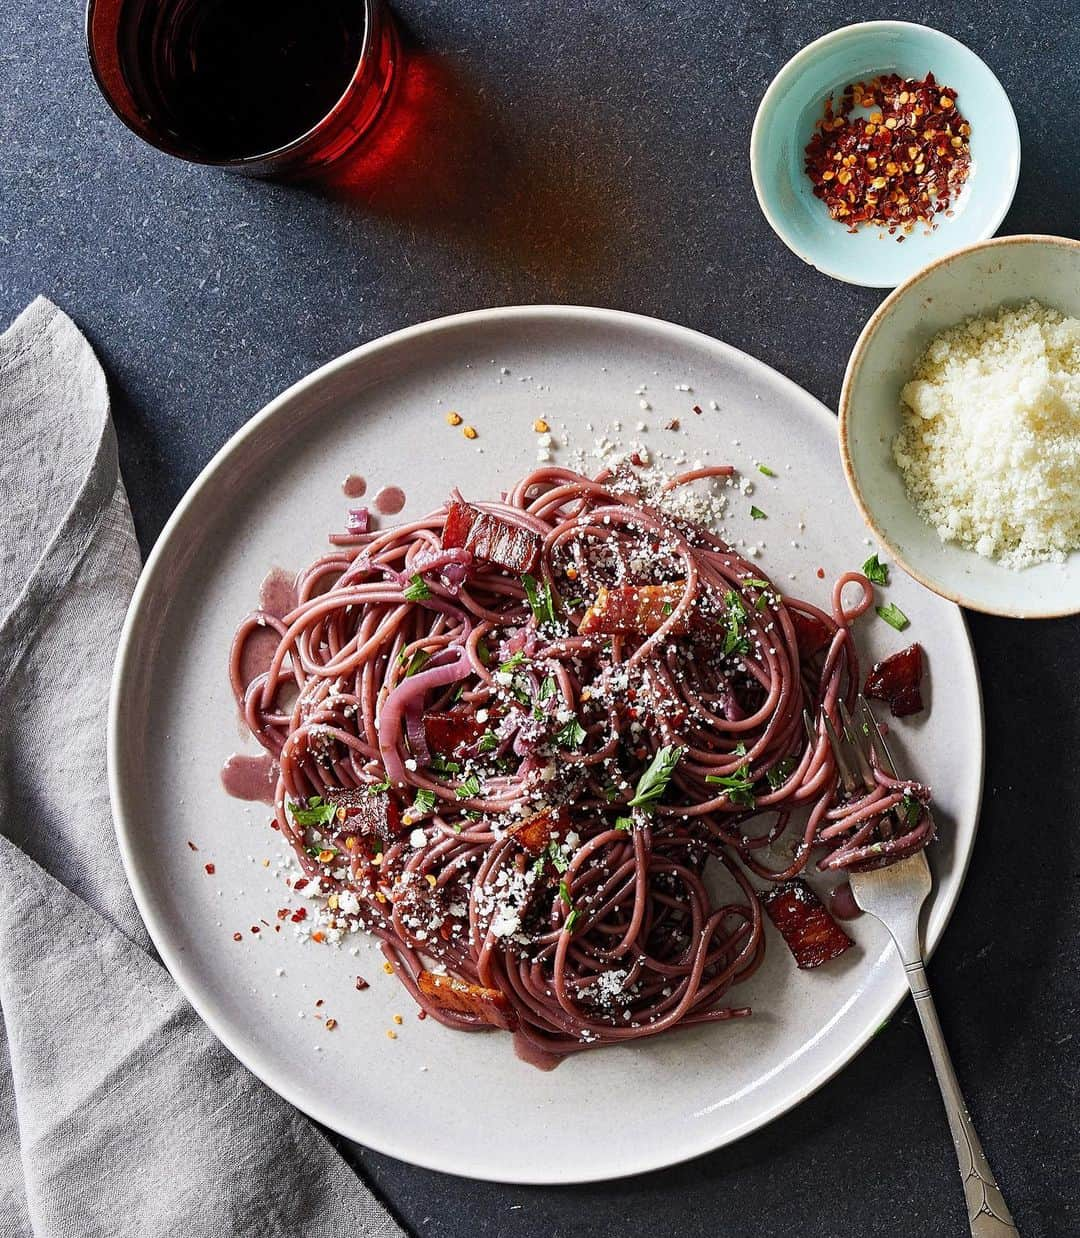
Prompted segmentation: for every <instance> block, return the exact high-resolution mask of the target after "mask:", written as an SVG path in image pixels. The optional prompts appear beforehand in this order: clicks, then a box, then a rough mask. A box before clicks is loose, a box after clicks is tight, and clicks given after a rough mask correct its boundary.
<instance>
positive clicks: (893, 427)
mask: <svg viewBox="0 0 1080 1238" xmlns="http://www.w3.org/2000/svg"><path fill="white" fill-rule="evenodd" d="M1033 298H1034V299H1035V300H1037V301H1041V302H1042V303H1043V304H1044V305H1047V306H1050V307H1052V308H1054V309H1058V310H1060V311H1061V312H1062V313H1065V314H1069V315H1071V316H1072V317H1077V318H1080V241H1073V240H1068V239H1066V238H1064V237H1056V236H1008V237H999V238H998V239H997V240H993V241H986V242H984V243H982V244H979V245H972V246H970V247H969V248H967V249H961V250H959V251H957V252H956V253H954V254H950V255H948V256H947V257H945V258H942V259H940V260H939V261H937V262H935V263H932V264H931V265H930V266H928V267H926V268H925V269H924V270H922V271H919V272H918V274H916V275H914V276H912V278H911V279H909V280H908V281H907V282H906V283H904V284H901V286H900V287H899V288H897V289H896V291H895V292H893V293H891V294H890V295H889V296H888V297H887V298H886V299H885V300H884V301H883V302H882V304H881V305H880V306H879V307H878V309H877V311H876V312H875V314H874V315H873V317H872V318H871V319H870V321H869V322H868V323H867V324H866V326H865V327H864V328H863V331H862V334H861V335H860V336H859V338H858V340H857V342H856V344H855V348H854V350H853V352H852V354H851V359H850V360H849V361H848V366H847V372H846V374H845V375H844V386H843V390H842V391H841V394H840V455H841V458H842V460H843V465H844V472H845V474H846V475H847V481H848V485H849V486H850V488H851V493H852V496H853V497H854V499H855V502H856V504H857V506H858V507H859V509H860V511H861V512H862V514H863V516H864V517H865V519H866V522H867V524H869V525H870V527H871V528H872V529H873V531H874V533H875V534H876V536H877V538H878V541H879V542H880V543H881V545H882V546H883V547H884V548H885V549H886V551H887V552H888V553H889V554H890V555H891V557H892V558H893V559H894V560H895V561H896V562H897V563H898V564H899V565H900V566H901V567H903V568H904V570H905V571H906V572H908V574H909V575H911V576H913V577H914V578H915V579H916V580H918V581H920V582H921V583H922V584H924V585H926V587H927V588H928V589H933V591H934V592H935V593H938V594H940V595H941V596H942V597H946V598H949V599H951V600H952V601H954V602H958V603H959V604H960V605H961V606H967V607H970V608H971V609H972V610H981V611H986V612H988V613H989V614H994V615H1007V616H1011V617H1013V618H1018V619H1049V618H1053V617H1055V616H1058V615H1071V614H1075V613H1077V612H1080V553H1074V554H1072V555H1070V556H1069V558H1068V560H1067V561H1066V562H1065V563H1042V564H1038V565H1037V566H1035V567H1029V568H1025V569H1023V570H1020V571H1017V570H1015V569H1012V568H1007V567H1003V566H1002V565H1001V564H999V563H997V562H996V561H994V560H992V559H987V558H984V557H983V556H981V555H978V554H975V553H974V552H973V551H970V550H965V549H963V548H962V547H960V546H959V545H957V544H956V543H955V542H943V541H941V539H940V538H939V537H938V534H937V532H936V531H935V530H934V529H933V528H931V526H930V525H928V524H927V523H926V522H925V521H924V520H923V519H922V518H921V517H920V516H919V514H918V512H916V510H915V509H914V507H913V506H912V505H911V503H910V501H909V500H908V498H907V495H906V494H905V492H904V486H903V482H902V480H901V477H900V473H899V470H898V469H897V467H896V465H895V463H894V462H893V458H892V441H893V437H894V436H895V434H896V432H897V431H898V430H899V429H900V422H901V414H900V389H901V388H902V387H903V385H904V383H905V382H907V381H908V379H909V378H910V377H911V373H912V371H913V369H914V367H915V363H916V361H917V360H918V358H919V356H920V354H921V353H922V352H923V350H924V349H925V348H926V346H927V344H929V342H930V340H931V339H932V338H933V336H935V335H937V334H938V332H939V331H942V330H944V329H945V328H946V327H952V326H955V325H956V324H957V323H959V322H961V321H962V320H963V319H965V318H968V317H970V316H972V315H977V314H989V313H993V312H994V311H995V310H997V309H998V308H999V306H1001V305H1020V304H1023V303H1024V302H1025V301H1028V300H1031V299H1033ZM1077 501H1078V502H1080V486H1078V487H1077Z"/></svg>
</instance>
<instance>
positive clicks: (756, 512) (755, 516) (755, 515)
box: [750, 504, 765, 520]
mask: <svg viewBox="0 0 1080 1238" xmlns="http://www.w3.org/2000/svg"><path fill="white" fill-rule="evenodd" d="M750 519H751V520H764V519H765V513H764V512H763V511H762V510H761V508H760V507H755V506H754V505H753V504H751V505H750Z"/></svg>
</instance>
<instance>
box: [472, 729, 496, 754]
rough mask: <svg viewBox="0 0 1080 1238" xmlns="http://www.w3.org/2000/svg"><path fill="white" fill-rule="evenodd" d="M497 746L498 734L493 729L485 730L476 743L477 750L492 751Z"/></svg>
mask: <svg viewBox="0 0 1080 1238" xmlns="http://www.w3.org/2000/svg"><path fill="white" fill-rule="evenodd" d="M498 746H499V739H498V736H497V735H496V734H495V732H494V731H485V732H484V733H483V735H481V736H480V742H479V744H477V746H476V747H477V751H478V752H494V751H495V749H496V748H498Z"/></svg>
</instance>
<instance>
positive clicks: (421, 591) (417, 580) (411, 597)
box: [405, 573, 431, 602]
mask: <svg viewBox="0 0 1080 1238" xmlns="http://www.w3.org/2000/svg"><path fill="white" fill-rule="evenodd" d="M429 597H431V590H430V589H429V588H428V587H427V583H426V582H425V580H424V578H423V577H422V576H420V575H418V574H415V573H414V574H413V578H412V580H410V581H409V583H408V584H407V585H406V586H405V600H406V601H407V602H422V601H424V599H425V598H429Z"/></svg>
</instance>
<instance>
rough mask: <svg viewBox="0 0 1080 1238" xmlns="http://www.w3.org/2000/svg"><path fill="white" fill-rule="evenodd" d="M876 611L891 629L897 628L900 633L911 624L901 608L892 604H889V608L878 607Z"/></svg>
mask: <svg viewBox="0 0 1080 1238" xmlns="http://www.w3.org/2000/svg"><path fill="white" fill-rule="evenodd" d="M876 609H877V613H878V618H879V619H884V620H885V622H886V623H887V624H888V625H889V627H891V628H895V629H896V630H897V631H898V632H902V631H903V630H904V629H905V628H906V627H907V625H908V624H909V623H910V622H911V620H910V619H908V617H907V615H905V614H904V612H903V611H902V610H901V609H900V607H899V606H895V605H893V603H892V602H889V604H888V605H887V606H878V607H877V608H876Z"/></svg>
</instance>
